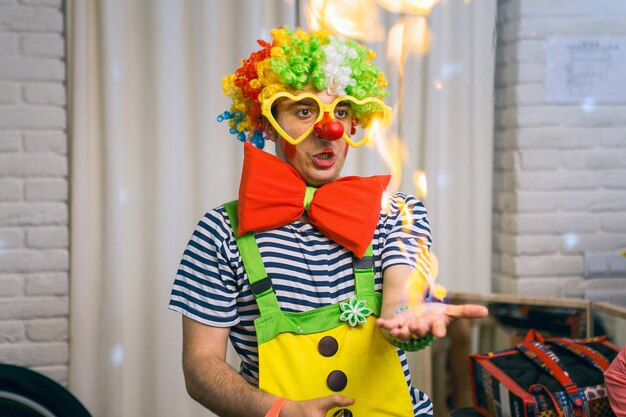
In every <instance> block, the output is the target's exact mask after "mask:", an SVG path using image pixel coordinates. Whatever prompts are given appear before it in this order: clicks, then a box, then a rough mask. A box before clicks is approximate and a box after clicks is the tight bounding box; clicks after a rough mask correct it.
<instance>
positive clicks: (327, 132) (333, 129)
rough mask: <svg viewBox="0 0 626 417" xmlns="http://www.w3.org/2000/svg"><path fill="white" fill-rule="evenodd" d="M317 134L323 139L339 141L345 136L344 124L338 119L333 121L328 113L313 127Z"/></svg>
mask: <svg viewBox="0 0 626 417" xmlns="http://www.w3.org/2000/svg"><path fill="white" fill-rule="evenodd" d="M313 130H314V131H315V134H316V135H317V136H319V137H320V138H322V139H326V140H337V139H340V138H341V137H342V136H343V123H341V122H340V121H339V120H337V119H331V118H330V116H329V115H328V113H324V117H323V118H322V120H320V121H319V122H317V123H315V126H313Z"/></svg>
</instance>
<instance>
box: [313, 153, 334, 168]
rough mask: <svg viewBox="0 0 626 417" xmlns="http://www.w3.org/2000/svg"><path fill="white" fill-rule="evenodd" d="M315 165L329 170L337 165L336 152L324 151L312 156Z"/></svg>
mask: <svg viewBox="0 0 626 417" xmlns="http://www.w3.org/2000/svg"><path fill="white" fill-rule="evenodd" d="M312 159H313V163H315V165H316V166H318V167H319V168H328V167H330V166H332V165H333V164H334V163H335V152H334V151H333V150H332V149H324V150H323V151H322V152H320V153H316V154H315V155H313V156H312Z"/></svg>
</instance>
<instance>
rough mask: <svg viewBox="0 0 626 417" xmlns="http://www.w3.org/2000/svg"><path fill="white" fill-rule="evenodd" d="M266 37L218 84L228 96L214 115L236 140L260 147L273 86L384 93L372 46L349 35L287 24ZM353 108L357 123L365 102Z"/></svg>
mask: <svg viewBox="0 0 626 417" xmlns="http://www.w3.org/2000/svg"><path fill="white" fill-rule="evenodd" d="M270 33H271V36H272V43H271V44H270V43H268V42H265V41H262V40H259V41H258V43H259V45H260V46H261V49H260V50H258V51H256V52H253V53H252V54H251V55H250V57H249V58H248V59H245V60H243V61H242V65H241V67H240V68H239V69H237V71H235V73H234V74H230V75H227V76H226V77H224V79H223V81H222V87H223V89H224V92H225V93H226V95H227V96H228V97H230V98H231V99H232V100H233V102H232V105H231V106H230V111H225V112H224V113H222V114H221V115H219V116H218V117H217V120H218V121H220V122H221V121H224V120H228V123H229V125H230V132H231V133H232V134H234V135H236V136H237V139H239V140H240V141H242V142H245V141H248V142H252V143H253V144H254V145H255V146H256V147H257V148H263V146H264V144H265V139H264V137H263V133H262V117H263V116H262V115H261V103H263V100H265V99H267V98H269V97H271V96H272V95H274V94H275V93H277V92H281V91H286V92H289V93H294V92H296V91H298V90H303V89H304V88H306V87H308V86H312V87H313V88H314V89H315V90H317V91H322V90H324V89H327V90H328V92H329V93H330V94H336V95H338V96H344V95H350V96H352V97H355V98H357V99H364V98H366V97H375V98H378V99H383V98H385V97H386V96H387V94H389V91H388V90H387V88H386V87H387V80H386V79H385V75H384V74H383V72H382V71H381V70H380V69H379V68H378V67H377V66H376V65H374V64H373V63H372V62H371V61H372V59H373V58H374V57H375V53H374V51H372V50H370V49H368V48H366V47H364V46H362V45H360V44H358V43H357V42H355V41H352V40H349V39H344V38H341V37H336V36H333V35H331V34H330V33H328V32H326V31H319V32H312V33H307V32H304V31H303V30H300V29H297V30H295V31H292V30H291V29H289V28H288V27H280V28H277V29H274V30H272V31H271V32H270ZM361 107H362V108H360V109H355V115H356V116H357V118H358V122H359V124H362V125H366V124H367V123H368V122H369V120H367V119H368V109H367V105H363V106H361Z"/></svg>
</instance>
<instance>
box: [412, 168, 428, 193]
mask: <svg viewBox="0 0 626 417" xmlns="http://www.w3.org/2000/svg"><path fill="white" fill-rule="evenodd" d="M413 184H414V185H415V196H416V197H417V198H419V199H420V200H424V199H425V198H426V195H427V194H428V182H427V181H426V173H425V172H424V171H422V170H421V169H418V170H417V171H415V173H414V174H413Z"/></svg>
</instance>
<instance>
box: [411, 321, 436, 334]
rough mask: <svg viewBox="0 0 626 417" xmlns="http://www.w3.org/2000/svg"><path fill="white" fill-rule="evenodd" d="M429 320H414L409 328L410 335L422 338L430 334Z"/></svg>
mask: <svg viewBox="0 0 626 417" xmlns="http://www.w3.org/2000/svg"><path fill="white" fill-rule="evenodd" d="M431 323H432V321H431V320H416V321H414V322H413V323H411V325H410V326H409V330H410V332H411V334H412V335H414V336H416V337H424V336H426V335H427V334H428V333H430V330H431V329H430V327H431Z"/></svg>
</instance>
